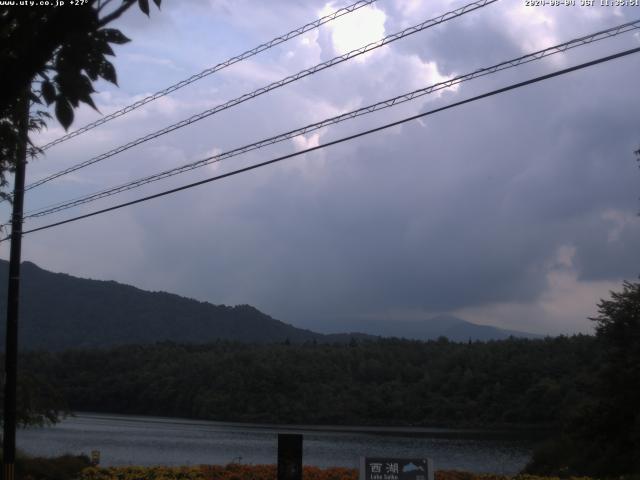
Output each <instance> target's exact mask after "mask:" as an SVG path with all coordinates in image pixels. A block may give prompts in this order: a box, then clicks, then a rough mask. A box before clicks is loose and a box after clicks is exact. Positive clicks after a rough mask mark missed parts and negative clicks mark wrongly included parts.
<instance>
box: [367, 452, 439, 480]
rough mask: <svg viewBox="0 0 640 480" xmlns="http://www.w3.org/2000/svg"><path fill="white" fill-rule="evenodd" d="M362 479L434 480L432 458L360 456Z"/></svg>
mask: <svg viewBox="0 0 640 480" xmlns="http://www.w3.org/2000/svg"><path fill="white" fill-rule="evenodd" d="M360 480H433V461H432V460H431V459H430V458H382V457H380V458H369V457H361V458H360Z"/></svg>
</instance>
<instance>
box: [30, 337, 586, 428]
mask: <svg viewBox="0 0 640 480" xmlns="http://www.w3.org/2000/svg"><path fill="white" fill-rule="evenodd" d="M594 342H595V339H594V337H590V336H584V335H578V336H573V337H557V338H546V339H541V340H525V339H515V338H512V339H509V340H505V341H494V342H487V343H481V342H473V343H453V342H450V341H448V340H446V339H445V338H442V339H440V340H438V341H429V342H419V341H408V340H399V339H386V340H378V341H357V340H355V339H354V340H353V341H352V342H351V343H349V344H346V345H345V344H334V345H326V344H316V343H314V342H307V343H305V344H302V345H295V344H289V342H284V343H281V344H275V345H274V344H272V345H248V344H240V343H230V342H223V341H220V342H217V343H213V344H208V345H181V344H173V343H160V344H156V345H145V346H135V345H134V346H124V347H117V348H113V349H104V350H97V349H96V350H69V351H65V352H57V353H51V352H31V353H27V354H24V355H23V357H22V358H21V360H20V365H21V367H22V369H23V370H25V371H26V372H28V373H27V376H28V377H29V378H31V379H32V383H33V384H34V385H35V384H37V385H51V384H52V383H53V384H55V390H57V391H58V392H59V393H60V398H61V400H64V401H65V402H66V404H61V405H59V408H60V409H61V410H62V409H65V408H67V409H69V410H71V411H91V412H111V413H128V414H141V415H162V416H176V417H189V418H198V419H207V420H218V421H236V422H265V423H306V424H343V425H347V424H358V425H415V426H447V427H453V426H457V427H544V428H547V427H558V426H559V425H560V423H561V421H562V419H563V418H564V417H565V415H566V412H567V411H569V410H571V409H573V408H575V406H576V405H577V404H579V403H580V402H581V399H582V397H583V392H584V390H585V389H586V388H588V385H589V381H590V377H591V373H592V372H593V371H594V370H595V368H596V366H597V363H598V358H597V355H596V354H595V353H594V351H595V349H594Z"/></svg>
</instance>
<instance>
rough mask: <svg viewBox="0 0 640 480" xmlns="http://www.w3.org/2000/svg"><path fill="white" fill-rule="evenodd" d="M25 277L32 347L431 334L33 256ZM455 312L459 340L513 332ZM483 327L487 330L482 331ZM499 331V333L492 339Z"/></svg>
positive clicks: (25, 322) (2, 286) (4, 268)
mask: <svg viewBox="0 0 640 480" xmlns="http://www.w3.org/2000/svg"><path fill="white" fill-rule="evenodd" d="M7 272H8V262H6V261H4V260H0V310H2V311H5V310H6V291H7V288H6V287H7ZM22 278H23V280H22V287H21V295H22V301H21V319H20V329H19V335H20V345H21V348H23V349H27V350H37V349H42V350H64V349H68V348H85V349H86V348H108V347H112V346H116V345H125V344H150V343H157V342H162V341H173V342H176V343H208V342H215V341H217V340H228V341H238V342H243V343H277V342H287V341H289V342H292V343H304V342H320V343H347V342H350V341H351V340H352V339H356V340H365V339H368V340H373V339H376V338H378V336H396V337H404V338H414V339H419V340H426V339H429V338H427V336H425V335H424V332H422V333H420V332H418V333H416V332H413V333H412V332H411V331H409V330H407V328H404V329H398V326H400V325H401V324H402V322H394V325H393V327H395V330H394V331H392V332H391V334H388V333H387V334H386V335H385V333H382V334H373V335H372V334H370V333H360V332H361V330H359V329H358V328H349V325H345V324H343V325H341V327H342V330H343V332H344V330H345V329H347V330H350V332H348V333H347V332H345V333H342V332H338V333H318V332H315V331H312V330H310V329H305V328H299V327H296V326H293V325H290V324H288V323H285V322H282V321H280V320H278V319H275V318H273V317H271V316H269V315H268V314H265V313H263V312H261V311H260V310H258V309H257V308H255V307H253V306H251V305H246V304H245V305H236V306H227V305H215V304H213V303H210V302H203V301H199V300H195V299H191V298H186V297H182V296H180V295H177V294H173V293H169V292H163V291H147V290H143V289H140V288H137V287H135V286H131V285H126V284H122V283H118V282H115V281H112V280H91V279H84V278H79V277H74V276H72V275H69V274H66V273H53V272H50V271H47V270H45V269H42V268H40V267H39V266H37V265H36V264H34V263H32V262H29V261H25V262H23V264H22ZM28 299H37V300H35V301H29V300H28ZM450 318H452V319H454V320H452V321H451V322H449V323H450V324H452V325H455V326H457V327H458V329H460V330H461V331H459V332H454V331H452V332H451V333H450V337H451V338H450V339H451V340H453V341H467V340H468V339H472V340H484V339H499V338H507V337H508V334H507V335H506V336H505V334H503V333H500V332H502V331H500V330H499V329H496V328H495V327H486V326H482V325H476V324H472V323H470V322H466V321H464V320H462V319H457V318H455V317H450ZM405 323H406V322H405ZM353 326H354V327H356V325H353ZM469 326H471V327H469ZM470 328H471V329H475V330H476V335H472V336H469V335H468V333H469V331H470V330H469V329H470ZM487 329H489V330H487ZM401 330H404V332H403V331H401ZM371 331H372V332H373V331H374V330H371ZM388 331H389V330H388V329H387V330H386V331H385V332H388ZM478 332H483V333H482V335H481V334H479V333H478ZM487 332H490V333H487ZM407 333H408V335H407ZM516 333H519V334H520V336H527V335H528V334H524V333H521V332H516ZM4 334H5V332H4V328H0V341H2V345H4V341H3V340H4ZM439 336H443V334H442V332H439V334H438V335H433V336H432V337H430V338H437V337H439ZM492 336H493V337H497V338H489V337H492Z"/></svg>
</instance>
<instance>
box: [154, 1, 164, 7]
mask: <svg viewBox="0 0 640 480" xmlns="http://www.w3.org/2000/svg"><path fill="white" fill-rule="evenodd" d="M153 3H155V4H156V7H158V8H160V3H162V0H153Z"/></svg>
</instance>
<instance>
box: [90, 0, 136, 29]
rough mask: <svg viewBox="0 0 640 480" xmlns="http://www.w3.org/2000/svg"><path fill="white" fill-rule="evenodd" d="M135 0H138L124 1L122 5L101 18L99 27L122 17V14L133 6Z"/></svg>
mask: <svg viewBox="0 0 640 480" xmlns="http://www.w3.org/2000/svg"><path fill="white" fill-rule="evenodd" d="M135 2H136V0H124V1H123V2H122V5H120V6H119V7H118V8H116V9H115V10H114V11H113V12H111V13H110V14H109V15H107V16H105V17H103V18H101V19H100V20H98V26H99V27H104V26H105V25H107V24H108V23H110V22H113V21H114V20H115V19H117V18H120V16H121V15H122V14H123V13H124V12H126V11H127V10H129V8H131V5H133V4H134V3H135Z"/></svg>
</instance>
